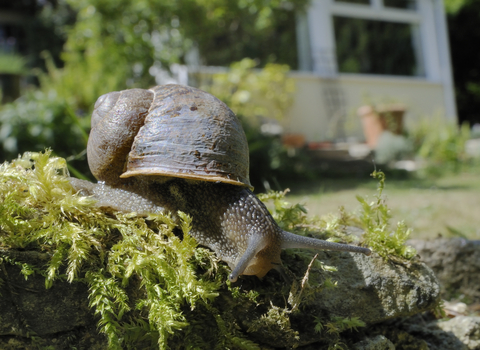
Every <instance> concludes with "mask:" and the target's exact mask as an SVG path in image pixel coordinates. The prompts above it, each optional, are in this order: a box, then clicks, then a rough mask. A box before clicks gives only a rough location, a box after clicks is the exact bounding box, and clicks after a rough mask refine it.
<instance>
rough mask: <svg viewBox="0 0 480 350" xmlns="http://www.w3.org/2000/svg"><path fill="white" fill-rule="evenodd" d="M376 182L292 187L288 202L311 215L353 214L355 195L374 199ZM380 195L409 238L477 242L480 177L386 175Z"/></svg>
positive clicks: (329, 182) (329, 181)
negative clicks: (401, 177) (399, 177)
mask: <svg viewBox="0 0 480 350" xmlns="http://www.w3.org/2000/svg"><path fill="white" fill-rule="evenodd" d="M375 186H376V181H375V180H374V179H371V180H368V181H365V180H355V179H350V180H346V179H341V180H332V179H327V180H323V181H320V180H319V181H316V182H311V183H309V184H302V185H301V186H298V187H296V186H291V192H290V194H289V196H288V200H289V201H291V202H294V203H296V202H299V203H304V204H305V206H306V207H307V209H308V210H309V213H310V214H311V215H325V214H328V213H335V212H338V210H339V209H338V208H339V207H340V206H343V207H345V209H346V210H347V211H350V212H351V211H355V212H357V211H358V210H359V209H360V203H359V202H358V201H357V200H356V198H355V197H356V195H361V196H368V198H369V199H373V196H374V194H375ZM384 197H385V199H386V200H387V203H388V206H389V208H390V209H391V213H392V222H397V221H400V220H405V223H406V224H407V225H408V226H409V227H412V228H413V233H412V236H411V238H434V237H437V236H438V235H442V236H444V237H452V236H461V237H466V238H470V239H480V215H479V208H480V173H479V172H476V173H474V172H473V171H472V172H469V173H462V174H458V175H450V176H446V177H443V178H440V179H436V180H422V179H408V180H396V179H389V178H388V177H387V181H386V186H385V191H384Z"/></svg>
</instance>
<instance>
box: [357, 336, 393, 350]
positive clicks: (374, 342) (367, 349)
mask: <svg viewBox="0 0 480 350" xmlns="http://www.w3.org/2000/svg"><path fill="white" fill-rule="evenodd" d="M353 350H395V345H393V343H392V342H391V341H390V340H388V339H387V338H386V337H385V336H383V335H377V336H376V337H373V338H368V339H365V340H362V341H361V342H358V343H356V344H355V345H354V346H353Z"/></svg>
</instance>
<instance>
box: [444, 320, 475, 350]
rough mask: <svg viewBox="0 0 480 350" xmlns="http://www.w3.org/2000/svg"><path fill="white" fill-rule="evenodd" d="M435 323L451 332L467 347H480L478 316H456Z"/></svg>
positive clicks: (470, 349)
mask: <svg viewBox="0 0 480 350" xmlns="http://www.w3.org/2000/svg"><path fill="white" fill-rule="evenodd" d="M436 325H437V327H438V328H440V329H442V330H443V331H445V332H449V333H453V334H454V335H455V336H456V337H457V338H458V339H459V340H460V341H461V342H462V343H463V344H465V345H466V348H467V349H469V350H478V349H480V317H469V316H458V317H455V318H452V319H451V320H448V321H445V322H437V323H436Z"/></svg>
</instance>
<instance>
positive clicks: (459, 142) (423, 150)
mask: <svg viewBox="0 0 480 350" xmlns="http://www.w3.org/2000/svg"><path fill="white" fill-rule="evenodd" d="M432 119H433V120H432ZM432 119H431V118H421V119H420V120H419V122H418V123H417V125H416V126H415V127H414V128H412V129H411V130H410V131H409V138H410V139H411V140H412V142H413V147H414V150H415V154H416V155H417V157H419V158H420V160H421V161H423V162H424V164H423V165H424V167H423V168H422V169H420V170H419V171H420V175H422V174H424V175H427V176H440V175H442V174H445V173H448V172H452V171H453V172H457V171H460V170H461V169H462V167H464V166H465V165H468V161H469V157H468V155H467V153H466V151H465V143H466V142H467V140H468V139H469V138H470V128H469V126H468V125H467V124H463V125H462V126H461V127H459V126H458V125H457V124H455V123H451V122H448V121H447V120H446V119H445V118H441V117H438V116H436V117H432Z"/></svg>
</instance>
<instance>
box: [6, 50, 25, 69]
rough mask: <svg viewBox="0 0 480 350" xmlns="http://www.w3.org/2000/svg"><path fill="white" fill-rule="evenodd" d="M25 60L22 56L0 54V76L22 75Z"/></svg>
mask: <svg viewBox="0 0 480 350" xmlns="http://www.w3.org/2000/svg"><path fill="white" fill-rule="evenodd" d="M25 65H26V60H25V58H24V57H23V56H21V55H18V54H12V53H0V74H1V73H8V74H22V73H24V72H25Z"/></svg>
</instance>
